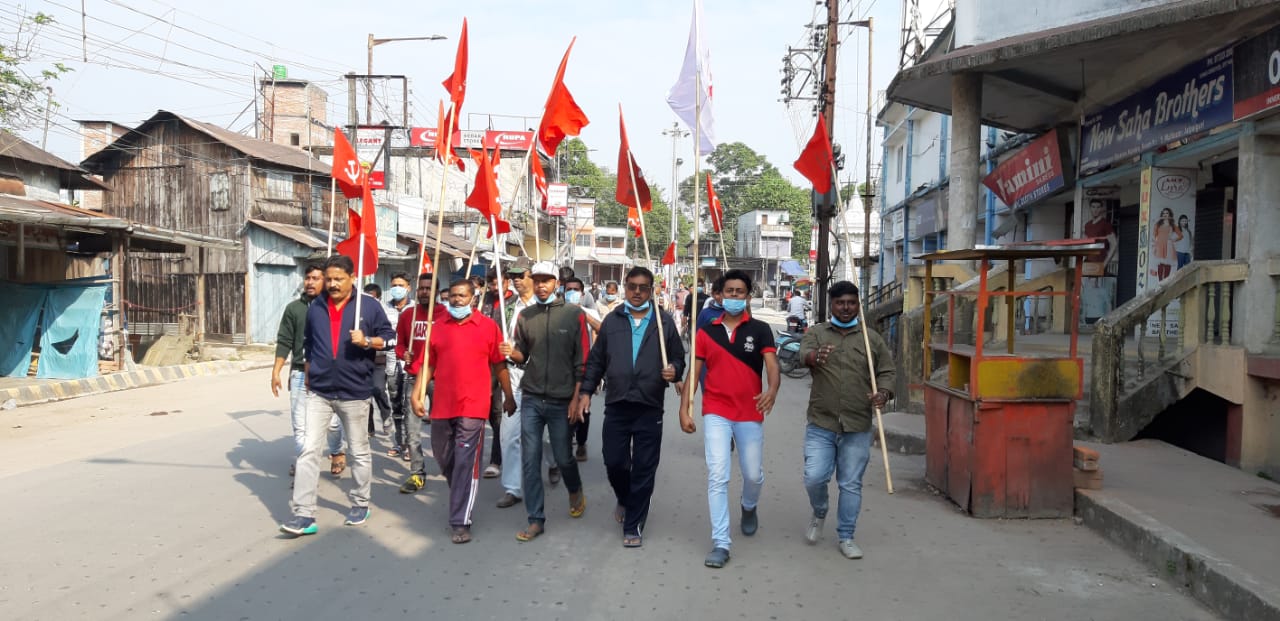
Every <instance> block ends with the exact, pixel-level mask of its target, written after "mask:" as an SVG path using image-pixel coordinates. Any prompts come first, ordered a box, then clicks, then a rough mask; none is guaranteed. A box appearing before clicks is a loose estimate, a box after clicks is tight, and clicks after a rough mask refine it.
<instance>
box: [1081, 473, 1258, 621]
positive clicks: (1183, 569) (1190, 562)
mask: <svg viewBox="0 0 1280 621" xmlns="http://www.w3.org/2000/svg"><path fill="white" fill-rule="evenodd" d="M1075 501H1076V516H1077V517H1079V518H1080V519H1081V520H1082V521H1083V523H1084V524H1085V525H1087V526H1088V527H1089V528H1091V529H1093V530H1094V531H1095V532H1097V533H1098V534H1100V535H1102V536H1103V537H1104V538H1105V539H1107V540H1108V541H1110V542H1112V543H1114V544H1116V545H1118V546H1120V547H1121V548H1123V549H1125V550H1127V551H1128V552H1129V553H1130V554H1132V555H1134V556H1136V557H1137V558H1138V559H1139V560H1141V561H1143V562H1144V563H1146V564H1147V565H1149V566H1150V567H1152V568H1153V569H1155V570H1156V571H1158V572H1160V573H1161V575H1162V576H1163V577H1164V578H1165V579H1166V580H1168V581H1169V582H1172V583H1174V584H1176V585H1177V586H1180V587H1184V588H1186V589H1187V590H1188V591H1189V592H1190V593H1191V595H1192V596H1193V597H1195V598H1196V599H1197V600H1199V601H1200V602H1201V603H1203V604H1204V605H1206V606H1208V607H1209V608H1210V609H1212V610H1213V611H1214V612H1216V613H1218V614H1221V615H1223V617H1224V618H1227V619H1258V620H1263V619H1271V620H1280V590H1278V589H1277V588H1276V587H1274V586H1271V585H1267V584H1263V583H1261V582H1259V581H1258V580H1257V579H1256V578H1254V577H1253V576H1252V575H1250V574H1249V573H1247V572H1245V571H1243V570H1241V569H1240V568H1238V567H1236V566H1235V565H1233V564H1232V563H1230V562H1228V561H1226V560H1223V559H1221V558H1218V557H1216V556H1214V555H1213V553H1211V552H1210V551H1209V550H1206V549H1204V548H1202V547H1200V546H1199V545H1197V544H1196V543H1195V542H1194V541H1192V540H1191V539H1189V538H1188V537H1187V536H1186V535H1184V534H1182V533H1180V532H1178V531H1176V530H1174V529H1172V528H1169V527H1167V526H1165V525H1163V524H1161V523H1160V522H1159V521H1158V520H1156V519H1155V518H1153V517H1151V516H1149V515H1147V514H1145V513H1143V512H1141V511H1139V510H1137V509H1135V508H1133V507H1132V506H1130V505H1129V504H1127V503H1125V502H1123V501H1121V500H1118V499H1116V498H1111V497H1109V496H1108V495H1107V494H1106V493H1105V492H1099V491H1089V490H1076V493H1075Z"/></svg>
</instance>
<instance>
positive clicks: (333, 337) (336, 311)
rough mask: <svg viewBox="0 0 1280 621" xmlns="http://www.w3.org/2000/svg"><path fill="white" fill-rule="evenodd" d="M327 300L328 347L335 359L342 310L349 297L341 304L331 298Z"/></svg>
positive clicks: (353, 327) (339, 341)
mask: <svg viewBox="0 0 1280 621" xmlns="http://www.w3.org/2000/svg"><path fill="white" fill-rule="evenodd" d="M357 295H358V294H357ZM328 300H329V304H328V305H326V308H328V309H329V348H330V349H332V350H333V359H334V360H337V359H338V343H341V342H342V311H343V309H345V308H346V307H347V304H350V303H351V298H350V297H348V298H347V299H346V300H343V302H342V306H338V305H337V304H335V303H334V301H333V298H328ZM351 329H352V330H355V329H356V327H355V326H354V325H353V326H351Z"/></svg>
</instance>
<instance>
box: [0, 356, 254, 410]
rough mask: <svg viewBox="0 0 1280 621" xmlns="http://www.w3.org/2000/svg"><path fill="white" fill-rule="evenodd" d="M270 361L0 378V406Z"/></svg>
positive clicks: (238, 369) (223, 371) (161, 381)
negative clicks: (78, 376)
mask: <svg viewBox="0 0 1280 621" xmlns="http://www.w3.org/2000/svg"><path fill="white" fill-rule="evenodd" d="M271 365H272V363H271V361H266V362H263V361H258V360H249V361H237V362H231V361H226V360H218V361H213V362H193V363H191V364H178V365H173V366H167V367H144V366H139V367H138V368H137V369H135V370H133V371H119V372H116V373H108V374H106V375H99V376H96V377H88V378H84V379H71V380H51V379H37V378H34V377H6V378H0V403H4V402H7V401H8V400H10V399H12V400H13V401H14V404H15V405H17V406H19V407H21V406H24V405H35V404H37V403H48V402H50V401H61V400H63V399H74V398H76V397H83V396H86V395H96V394H100V393H104V392H113V391H117V390H128V389H131V388H141V387H143V386H154V385H156V384H164V383H167V382H175V381H178V380H182V379H188V378H192V377H204V376H209V375H221V374H226V373H239V372H241V371H247V370H250V369H263V368H270V367H271Z"/></svg>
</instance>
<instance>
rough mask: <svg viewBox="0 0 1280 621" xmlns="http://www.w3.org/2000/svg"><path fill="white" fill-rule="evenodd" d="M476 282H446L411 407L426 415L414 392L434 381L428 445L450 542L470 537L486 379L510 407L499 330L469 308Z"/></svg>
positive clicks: (486, 412) (481, 447) (484, 418)
mask: <svg viewBox="0 0 1280 621" xmlns="http://www.w3.org/2000/svg"><path fill="white" fill-rule="evenodd" d="M474 297H475V285H474V284H472V282H471V281H470V280H457V281H454V282H453V284H451V285H449V305H448V307H447V312H448V317H446V318H444V319H442V320H441V321H437V322H436V323H435V326H434V329H433V330H432V331H431V340H430V344H429V347H430V349H429V350H428V352H429V356H428V357H429V358H430V361H429V363H428V364H427V365H426V367H425V368H424V369H422V372H421V373H419V374H418V378H417V381H416V384H415V386H414V388H413V396H412V400H413V412H414V414H415V415H416V416H417V417H418V418H423V417H425V416H426V415H427V409H426V404H424V403H423V401H422V399H420V398H419V397H418V395H419V394H420V392H419V391H420V390H422V389H425V388H426V386H425V384H426V383H427V382H430V381H432V380H433V379H434V380H435V394H434V395H433V396H432V399H431V400H432V404H431V419H430V420H431V450H432V452H433V453H434V454H435V457H436V463H437V464H439V465H440V471H441V472H442V473H444V478H445V481H446V482H447V483H448V485H449V527H450V528H451V529H452V530H453V534H452V536H451V541H453V542H454V543H467V542H469V541H471V511H472V509H473V508H474V507H475V501H476V492H477V491H478V489H479V483H480V462H481V460H482V459H483V457H484V425H485V422H486V421H487V420H488V418H489V399H488V394H489V390H488V389H489V382H490V379H491V377H493V376H496V377H497V378H498V384H499V385H500V386H501V388H502V392H503V394H504V395H505V396H506V401H505V402H504V407H505V408H506V409H507V411H508V412H515V409H516V406H515V397H514V396H512V395H511V381H510V378H509V376H508V374H507V365H506V356H504V355H502V353H500V352H499V351H498V346H499V345H501V344H502V331H501V330H499V329H498V325H497V324H495V323H494V322H493V320H491V319H489V318H488V317H485V316H483V315H481V314H479V313H475V312H473V308H472V306H471V302H472V300H473V298H474Z"/></svg>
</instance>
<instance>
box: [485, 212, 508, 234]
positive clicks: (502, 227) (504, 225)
mask: <svg viewBox="0 0 1280 621" xmlns="http://www.w3.org/2000/svg"><path fill="white" fill-rule="evenodd" d="M493 223H496V224H497V225H498V234H499V235H503V234H506V233H510V232H511V223H510V222H507V221H506V220H503V219H502V218H500V217H496V216H495V217H494V219H493V222H492V223H490V224H491V225H490V226H489V232H488V233H486V234H485V237H488V238H489V239H493V232H494V231H493V226H492V224H493Z"/></svg>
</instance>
